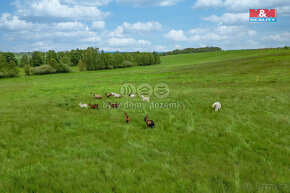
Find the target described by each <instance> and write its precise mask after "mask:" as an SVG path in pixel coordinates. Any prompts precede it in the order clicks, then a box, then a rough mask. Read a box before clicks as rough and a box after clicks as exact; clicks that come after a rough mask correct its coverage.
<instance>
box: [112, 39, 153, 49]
mask: <svg viewBox="0 0 290 193" xmlns="http://www.w3.org/2000/svg"><path fill="white" fill-rule="evenodd" d="M108 43H109V45H110V46H116V47H125V46H134V45H135V46H146V45H151V42H150V41H147V40H137V41H136V40H135V39H133V38H111V39H109V41H108Z"/></svg>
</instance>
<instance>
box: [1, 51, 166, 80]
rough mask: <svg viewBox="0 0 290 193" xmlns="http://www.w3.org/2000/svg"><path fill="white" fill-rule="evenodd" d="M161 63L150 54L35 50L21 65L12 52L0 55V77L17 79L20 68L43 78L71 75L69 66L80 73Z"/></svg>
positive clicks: (155, 56)
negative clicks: (76, 67)
mask: <svg viewBox="0 0 290 193" xmlns="http://www.w3.org/2000/svg"><path fill="white" fill-rule="evenodd" d="M159 63H160V56H159V55H158V54H157V53H156V52H153V53H149V52H128V53H120V52H115V53H105V52H104V51H100V50H99V49H98V48H93V47H88V48H87V49H85V50H81V49H76V50H71V51H61V52H55V51H54V50H49V51H48V52H40V51H34V52H32V54H31V55H27V54H24V55H22V57H21V59H20V62H18V61H17V59H16V57H15V55H14V54H13V53H11V52H5V53H0V78H1V77H13V76H18V74H19V70H18V67H23V69H24V73H25V75H31V74H33V75H42V74H52V73H67V72H70V68H69V66H78V69H79V70H80V71H92V70H102V69H113V68H124V67H132V66H144V65H153V64H159Z"/></svg>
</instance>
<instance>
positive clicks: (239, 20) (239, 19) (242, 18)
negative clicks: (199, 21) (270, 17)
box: [203, 13, 249, 25]
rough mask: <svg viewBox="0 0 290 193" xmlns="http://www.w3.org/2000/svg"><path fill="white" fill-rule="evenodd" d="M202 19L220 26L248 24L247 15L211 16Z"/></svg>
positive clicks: (226, 14) (227, 14)
mask: <svg viewBox="0 0 290 193" xmlns="http://www.w3.org/2000/svg"><path fill="white" fill-rule="evenodd" d="M203 19H204V20H205V21H210V22H215V23H219V24H220V25H233V24H235V25H240V24H245V23H248V22H249V13H225V14H223V15H222V16H216V15H211V16H209V17H205V18H203Z"/></svg>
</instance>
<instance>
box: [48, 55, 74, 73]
mask: <svg viewBox="0 0 290 193" xmlns="http://www.w3.org/2000/svg"><path fill="white" fill-rule="evenodd" d="M48 64H49V65H50V66H51V67H52V68H53V69H54V70H55V72H56V73H66V72H70V68H69V67H68V65H66V64H64V63H61V62H57V61H56V60H55V59H54V58H52V59H50V60H49V62H48Z"/></svg>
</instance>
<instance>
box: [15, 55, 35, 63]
mask: <svg viewBox="0 0 290 193" xmlns="http://www.w3.org/2000/svg"><path fill="white" fill-rule="evenodd" d="M14 55H15V58H16V60H17V61H18V64H20V61H21V58H22V56H23V55H27V56H31V54H30V53H23V54H22V53H14Z"/></svg>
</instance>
